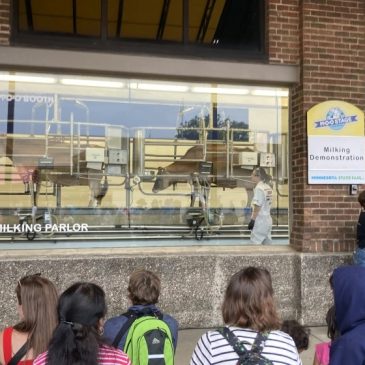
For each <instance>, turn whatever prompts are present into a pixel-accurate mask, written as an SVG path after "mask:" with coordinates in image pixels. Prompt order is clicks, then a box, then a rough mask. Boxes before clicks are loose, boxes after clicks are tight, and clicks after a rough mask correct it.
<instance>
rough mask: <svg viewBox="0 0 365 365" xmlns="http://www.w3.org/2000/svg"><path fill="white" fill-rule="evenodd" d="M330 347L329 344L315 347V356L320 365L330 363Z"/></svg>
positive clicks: (324, 343) (319, 344) (320, 344)
mask: <svg viewBox="0 0 365 365" xmlns="http://www.w3.org/2000/svg"><path fill="white" fill-rule="evenodd" d="M330 346H331V342H321V343H318V344H317V345H316V349H315V356H316V359H317V360H318V362H319V363H320V364H321V365H328V364H329V363H330Z"/></svg>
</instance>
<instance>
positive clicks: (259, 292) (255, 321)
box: [222, 267, 281, 331]
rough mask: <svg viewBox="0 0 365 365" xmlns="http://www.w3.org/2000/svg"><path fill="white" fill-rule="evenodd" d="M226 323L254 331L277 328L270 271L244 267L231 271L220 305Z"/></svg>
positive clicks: (279, 323) (277, 319)
mask: <svg viewBox="0 0 365 365" xmlns="http://www.w3.org/2000/svg"><path fill="white" fill-rule="evenodd" d="M222 315H223V320H224V322H225V323H226V324H229V325H233V326H238V327H242V328H251V329H253V330H256V331H271V330H276V329H279V328H280V325H281V322H280V319H279V316H278V314H277V311H276V306H275V302H274V298H273V288H272V282H271V276H270V273H269V271H267V270H266V269H262V268H257V267H247V268H245V269H242V270H240V271H239V272H237V273H236V274H234V275H233V276H232V277H231V279H230V281H229V283H228V286H227V289H226V293H225V297H224V301H223V305H222Z"/></svg>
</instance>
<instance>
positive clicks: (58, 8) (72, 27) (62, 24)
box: [19, 0, 101, 36]
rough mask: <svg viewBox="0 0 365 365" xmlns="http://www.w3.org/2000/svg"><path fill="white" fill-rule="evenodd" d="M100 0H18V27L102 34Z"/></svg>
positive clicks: (66, 32)
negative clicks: (74, 0)
mask: <svg viewBox="0 0 365 365" xmlns="http://www.w3.org/2000/svg"><path fill="white" fill-rule="evenodd" d="M100 15H101V0H77V1H76V2H75V3H74V2H73V1H72V0H53V1H46V0H33V1H27V0H19V30H20V31H34V32H41V33H59V34H65V35H71V34H73V35H81V36H99V35H100V29H101V19H100Z"/></svg>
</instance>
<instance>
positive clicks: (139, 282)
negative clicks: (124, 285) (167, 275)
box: [128, 269, 161, 305]
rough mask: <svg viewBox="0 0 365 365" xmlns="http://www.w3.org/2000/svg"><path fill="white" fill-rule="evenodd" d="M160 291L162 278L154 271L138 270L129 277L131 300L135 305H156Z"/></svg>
mask: <svg viewBox="0 0 365 365" xmlns="http://www.w3.org/2000/svg"><path fill="white" fill-rule="evenodd" d="M160 290H161V282H160V278H159V277H158V276H157V275H156V274H155V273H153V272H152V271H148V270H144V269H140V270H136V271H134V272H133V273H132V274H131V276H130V277H129V284H128V292H129V299H130V300H131V301H132V303H133V304H134V305H136V304H142V305H145V304H156V303H157V302H158V297H159V296H160Z"/></svg>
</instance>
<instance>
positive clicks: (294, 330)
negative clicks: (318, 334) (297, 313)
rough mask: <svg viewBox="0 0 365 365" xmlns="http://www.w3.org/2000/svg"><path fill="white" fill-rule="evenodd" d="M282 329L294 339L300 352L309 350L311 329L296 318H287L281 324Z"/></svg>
mask: <svg viewBox="0 0 365 365" xmlns="http://www.w3.org/2000/svg"><path fill="white" fill-rule="evenodd" d="M281 330H282V331H283V332H285V333H287V334H288V335H290V336H291V338H292V339H293V340H294V343H295V346H296V348H297V350H298V352H301V351H304V350H308V347H309V334H310V329H309V328H306V327H304V326H302V325H301V324H300V323H299V322H298V321H296V320H295V319H290V320H286V321H284V322H283V323H282V325H281Z"/></svg>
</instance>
